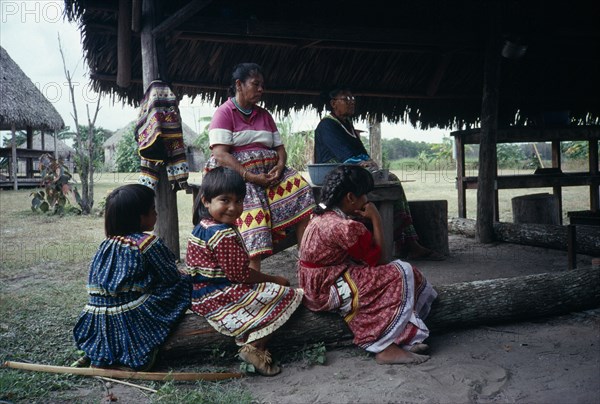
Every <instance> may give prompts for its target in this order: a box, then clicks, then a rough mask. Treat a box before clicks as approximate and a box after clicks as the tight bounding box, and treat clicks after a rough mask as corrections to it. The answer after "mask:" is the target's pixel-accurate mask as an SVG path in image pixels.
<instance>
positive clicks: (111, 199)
mask: <svg viewBox="0 0 600 404" xmlns="http://www.w3.org/2000/svg"><path fill="white" fill-rule="evenodd" d="M152 205H154V191H153V190H152V188H148V187H147V186H145V185H141V184H128V185H123V186H121V187H119V188H117V189H115V190H113V191H112V192H111V193H110V194H109V195H108V196H107V197H106V205H105V207H104V232H105V233H106V237H112V236H126V235H128V234H131V233H137V232H141V231H142V229H141V223H140V218H141V216H142V215H145V214H147V213H148V212H150V209H151V208H152Z"/></svg>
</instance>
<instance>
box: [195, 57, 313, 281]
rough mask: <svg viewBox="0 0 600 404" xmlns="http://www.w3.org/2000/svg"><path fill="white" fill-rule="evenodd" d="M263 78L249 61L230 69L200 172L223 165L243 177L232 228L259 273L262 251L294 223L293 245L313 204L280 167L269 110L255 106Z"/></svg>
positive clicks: (302, 184) (300, 183)
mask: <svg viewBox="0 0 600 404" xmlns="http://www.w3.org/2000/svg"><path fill="white" fill-rule="evenodd" d="M264 87H265V86H264V76H263V73H262V70H261V67H260V66H259V65H257V64H255V63H241V64H239V65H237V66H236V67H235V68H234V70H233V75H232V80H231V87H230V88H229V92H230V95H231V97H230V98H229V99H228V100H227V101H225V103H223V104H222V105H221V106H220V107H219V108H218V109H217V111H216V112H215V114H214V116H213V119H212V121H211V123H210V127H209V132H208V136H209V142H210V148H211V150H212V155H211V156H210V158H209V160H208V162H207V163H206V171H210V170H211V169H213V168H215V167H218V166H223V167H229V168H231V169H233V170H235V171H237V172H238V173H240V175H241V176H242V177H243V178H244V180H245V181H246V197H245V199H244V212H243V213H242V215H241V217H240V218H239V219H238V222H237V225H238V229H239V231H240V233H241V235H242V238H243V239H244V243H245V245H246V248H247V250H248V254H249V256H250V267H252V268H253V269H256V270H258V271H260V261H261V256H262V255H269V254H272V253H273V243H274V242H275V243H276V242H277V241H279V240H281V239H283V238H284V237H285V235H286V232H287V231H289V230H291V228H292V227H295V231H296V237H297V239H298V245H299V244H300V241H301V240H302V235H303V234H304V229H305V228H306V225H307V224H308V219H309V217H310V214H311V212H312V209H313V208H314V205H315V201H314V197H313V194H312V190H311V188H310V186H309V185H308V183H307V182H306V180H305V179H304V178H302V176H301V175H300V174H299V173H298V172H297V171H296V170H294V169H292V168H289V167H286V160H287V153H286V151H285V147H284V145H283V143H282V141H281V136H280V134H279V131H278V130H277V126H276V125H275V121H274V120H273V117H272V116H271V114H270V113H269V112H268V111H267V110H266V109H264V108H262V107H260V106H258V105H256V104H257V103H258V102H259V101H260V99H261V97H262V95H263V92H264Z"/></svg>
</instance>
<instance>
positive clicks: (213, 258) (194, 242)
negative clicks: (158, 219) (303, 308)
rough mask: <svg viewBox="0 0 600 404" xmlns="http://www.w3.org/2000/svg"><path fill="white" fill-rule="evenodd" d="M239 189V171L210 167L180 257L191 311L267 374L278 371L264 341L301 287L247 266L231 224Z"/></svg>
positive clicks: (240, 200) (294, 304) (242, 188)
mask: <svg viewBox="0 0 600 404" xmlns="http://www.w3.org/2000/svg"><path fill="white" fill-rule="evenodd" d="M245 194H246V184H245V183H244V180H243V178H242V176H241V175H239V174H238V173H237V172H235V171H233V170H231V169H229V168H225V167H217V168H214V169H213V170H211V171H210V172H208V173H207V174H205V176H204V178H203V180H202V187H201V190H200V194H199V196H198V198H197V200H196V201H195V206H194V218H193V222H194V224H195V225H196V227H195V228H194V230H193V231H192V235H191V237H190V239H189V241H188V248H187V256H186V266H187V271H188V273H189V274H190V275H191V276H192V285H193V290H192V310H193V311H194V312H196V313H197V314H199V315H201V316H203V317H204V318H206V320H207V321H208V322H209V324H210V325H211V326H213V327H214V328H215V329H216V330H217V331H219V332H220V333H222V334H225V335H229V336H232V337H235V341H236V343H237V344H238V345H241V346H242V348H241V349H240V351H239V356H240V357H241V358H242V360H244V361H245V362H247V363H250V364H252V365H253V366H254V367H255V369H256V370H257V372H258V373H260V374H262V375H265V376H273V375H276V374H277V373H279V372H280V371H281V370H280V368H279V367H278V366H277V365H275V364H274V363H273V362H272V359H271V354H270V353H269V351H268V350H267V348H266V346H267V342H268V340H269V338H270V336H271V334H272V333H273V332H274V331H275V330H276V329H278V328H279V327H281V326H282V325H283V324H284V323H285V322H286V321H287V320H288V319H289V318H290V316H291V315H292V313H293V312H294V311H295V310H296V309H297V308H298V306H300V304H301V303H302V296H303V291H302V289H293V288H290V287H289V284H290V283H289V281H288V280H287V279H286V278H284V277H282V276H273V275H268V274H264V273H261V272H259V271H257V270H255V269H253V268H251V267H250V266H249V263H250V260H249V258H248V251H247V250H246V247H245V245H244V241H243V240H242V237H241V236H240V233H239V231H238V229H237V226H236V225H235V222H236V220H237V219H238V218H239V217H240V215H241V214H242V211H243V208H244V196H245Z"/></svg>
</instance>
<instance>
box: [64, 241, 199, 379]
mask: <svg viewBox="0 0 600 404" xmlns="http://www.w3.org/2000/svg"><path fill="white" fill-rule="evenodd" d="M87 290H88V295H89V300H88V304H87V305H86V306H85V307H84V309H83V312H82V313H81V315H80V317H79V320H78V321H77V324H76V325H75V328H74V330H73V336H74V338H75V343H76V345H77V347H78V348H79V349H81V350H83V351H84V352H85V353H86V355H87V356H89V357H90V358H91V361H92V365H94V366H99V367H108V366H119V365H121V366H128V367H131V368H134V369H140V368H143V367H144V366H146V365H147V364H148V362H149V361H150V360H151V357H152V354H153V351H154V350H155V349H156V348H158V347H159V346H160V345H161V344H162V343H163V342H164V341H165V339H166V338H167V336H168V334H169V332H170V330H171V328H172V327H173V325H174V324H175V323H176V322H177V320H178V319H179V317H180V316H181V315H182V314H183V313H184V312H185V310H186V309H187V308H188V307H189V303H190V280H189V277H188V276H186V275H183V274H181V273H180V272H179V271H178V270H177V266H176V265H175V256H174V255H173V253H172V252H171V251H170V250H169V249H168V248H167V247H166V246H165V244H164V243H163V242H162V241H161V240H160V239H159V238H158V237H156V236H153V235H149V234H145V233H136V234H131V235H128V236H126V237H111V238H108V239H106V240H104V241H103V242H102V244H101V245H100V248H99V249H98V252H97V253H96V255H95V256H94V258H93V260H92V263H91V265H90V272H89V278H88V285H87Z"/></svg>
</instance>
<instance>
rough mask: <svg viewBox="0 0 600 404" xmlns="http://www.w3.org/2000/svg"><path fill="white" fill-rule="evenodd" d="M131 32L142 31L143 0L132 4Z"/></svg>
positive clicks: (133, 0) (134, 0) (137, 0)
mask: <svg viewBox="0 0 600 404" xmlns="http://www.w3.org/2000/svg"><path fill="white" fill-rule="evenodd" d="M131 30H132V31H133V32H136V33H139V32H140V31H141V30H142V0H132V2H131Z"/></svg>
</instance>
